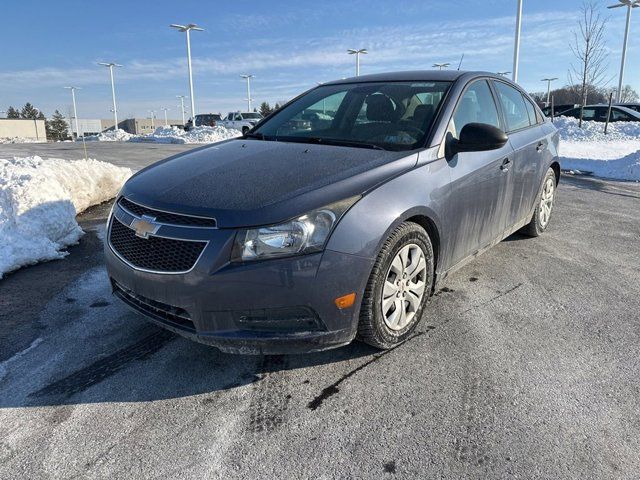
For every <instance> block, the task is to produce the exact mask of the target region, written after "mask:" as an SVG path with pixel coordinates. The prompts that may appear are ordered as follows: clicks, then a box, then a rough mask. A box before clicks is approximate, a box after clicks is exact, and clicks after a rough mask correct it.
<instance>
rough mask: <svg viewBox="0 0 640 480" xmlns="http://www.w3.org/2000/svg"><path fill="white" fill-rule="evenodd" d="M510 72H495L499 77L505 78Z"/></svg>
mask: <svg viewBox="0 0 640 480" xmlns="http://www.w3.org/2000/svg"><path fill="white" fill-rule="evenodd" d="M510 73H511V72H496V74H497V75H500V76H501V77H506V76H507V75H509V74H510Z"/></svg>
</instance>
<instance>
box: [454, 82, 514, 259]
mask: <svg viewBox="0 0 640 480" xmlns="http://www.w3.org/2000/svg"><path fill="white" fill-rule="evenodd" d="M468 123H486V124H489V125H493V126H495V127H498V128H503V125H502V122H501V120H500V116H499V114H498V109H497V107H496V103H495V99H494V96H493V93H492V91H491V88H490V87H489V83H488V81H487V80H484V79H482V80H475V81H474V82H472V83H471V84H469V85H468V86H467V88H466V89H465V91H464V92H463V94H462V96H461V97H460V99H459V100H458V104H457V105H456V108H455V110H454V113H453V116H452V117H451V120H450V122H449V126H448V130H447V137H450V136H452V137H454V138H459V135H460V131H461V130H462V127H464V126H465V125H467V124H468ZM511 154H512V149H511V146H510V145H509V143H508V142H507V144H506V145H505V146H504V147H502V148H500V149H497V150H490V151H486V152H460V153H457V154H456V155H454V156H453V158H451V159H450V160H449V161H448V165H449V168H450V174H451V198H450V201H449V202H448V216H447V224H448V225H449V226H450V228H451V231H450V235H449V236H450V238H451V241H452V244H451V248H450V249H449V251H450V252H451V257H450V258H449V259H448V262H447V264H448V265H451V266H453V265H455V264H457V263H458V262H460V261H461V260H463V259H465V258H466V257H468V256H469V255H473V254H475V253H476V252H478V251H479V250H480V249H482V248H484V247H486V246H488V245H489V244H491V243H492V242H493V241H494V240H495V239H496V238H497V237H498V236H500V234H501V233H502V230H501V228H502V219H503V217H504V207H505V200H506V197H507V195H508V188H509V173H510V172H509V163H510V158H511Z"/></svg>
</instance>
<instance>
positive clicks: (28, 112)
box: [20, 102, 44, 120]
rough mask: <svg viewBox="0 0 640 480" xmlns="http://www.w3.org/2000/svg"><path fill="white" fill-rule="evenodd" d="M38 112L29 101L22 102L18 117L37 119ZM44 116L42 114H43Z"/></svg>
mask: <svg viewBox="0 0 640 480" xmlns="http://www.w3.org/2000/svg"><path fill="white" fill-rule="evenodd" d="M39 114H40V112H39V111H38V109H37V108H36V107H34V106H33V105H31V104H30V103H29V102H27V103H25V104H24V107H22V110H21V111H20V118H25V119H29V120H37V119H38V116H39ZM43 118H44V116H43Z"/></svg>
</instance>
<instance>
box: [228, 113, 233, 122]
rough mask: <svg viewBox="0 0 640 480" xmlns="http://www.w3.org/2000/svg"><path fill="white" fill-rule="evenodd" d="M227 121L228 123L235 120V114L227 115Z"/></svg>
mask: <svg viewBox="0 0 640 480" xmlns="http://www.w3.org/2000/svg"><path fill="white" fill-rule="evenodd" d="M227 120H228V121H231V120H233V113H230V114H229V115H227Z"/></svg>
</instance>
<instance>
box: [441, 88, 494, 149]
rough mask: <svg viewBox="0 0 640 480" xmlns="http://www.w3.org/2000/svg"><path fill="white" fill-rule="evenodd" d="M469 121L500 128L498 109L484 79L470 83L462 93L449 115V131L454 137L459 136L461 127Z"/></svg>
mask: <svg viewBox="0 0 640 480" xmlns="http://www.w3.org/2000/svg"><path fill="white" fill-rule="evenodd" d="M469 123H486V124H489V125H493V126H494V127H497V128H500V122H499V120H498V109H497V108H496V104H495V102H494V101H493V95H492V94H491V89H490V88H489V84H488V83H487V81H486V80H478V81H476V82H474V83H472V84H471V85H470V86H469V87H468V88H467V89H466V90H465V92H464V93H463V94H462V97H461V98H460V101H459V102H458V105H457V106H456V111H455V112H454V114H453V117H451V123H450V125H449V131H450V132H451V134H452V135H453V136H454V137H455V138H460V132H461V131H462V128H463V127H464V126H465V125H467V124H469Z"/></svg>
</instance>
